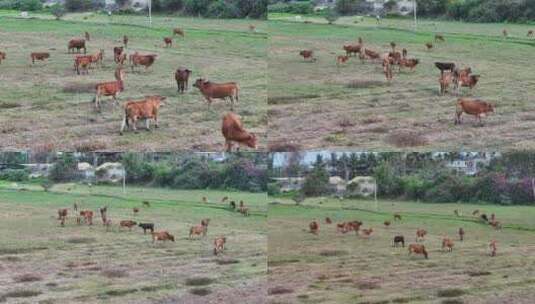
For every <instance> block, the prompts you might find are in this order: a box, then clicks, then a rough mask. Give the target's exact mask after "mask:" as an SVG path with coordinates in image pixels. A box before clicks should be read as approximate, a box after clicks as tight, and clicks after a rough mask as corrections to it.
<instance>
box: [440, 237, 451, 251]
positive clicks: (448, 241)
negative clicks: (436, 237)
mask: <svg viewBox="0 0 535 304" xmlns="http://www.w3.org/2000/svg"><path fill="white" fill-rule="evenodd" d="M444 249H446V251H449V252H452V251H453V240H451V239H449V238H443V239H442V250H444Z"/></svg>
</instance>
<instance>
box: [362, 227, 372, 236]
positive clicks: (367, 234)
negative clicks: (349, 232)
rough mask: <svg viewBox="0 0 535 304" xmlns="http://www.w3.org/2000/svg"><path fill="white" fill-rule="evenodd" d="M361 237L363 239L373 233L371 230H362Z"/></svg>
mask: <svg viewBox="0 0 535 304" xmlns="http://www.w3.org/2000/svg"><path fill="white" fill-rule="evenodd" d="M361 231H362V234H361V235H362V236H364V237H370V236H371V235H372V233H373V228H369V229H362V230H361Z"/></svg>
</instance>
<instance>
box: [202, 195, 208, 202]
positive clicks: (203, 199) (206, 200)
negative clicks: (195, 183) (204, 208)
mask: <svg viewBox="0 0 535 304" xmlns="http://www.w3.org/2000/svg"><path fill="white" fill-rule="evenodd" d="M202 202H203V203H205V204H206V203H208V199H207V198H206V196H203V197H202Z"/></svg>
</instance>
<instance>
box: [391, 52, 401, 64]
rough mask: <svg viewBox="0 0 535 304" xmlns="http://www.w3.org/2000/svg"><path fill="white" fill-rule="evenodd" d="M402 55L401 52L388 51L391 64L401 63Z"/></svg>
mask: <svg viewBox="0 0 535 304" xmlns="http://www.w3.org/2000/svg"><path fill="white" fill-rule="evenodd" d="M401 58H402V55H401V53H400V52H389V53H388V62H389V63H390V64H400V63H401Z"/></svg>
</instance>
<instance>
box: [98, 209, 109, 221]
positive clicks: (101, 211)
mask: <svg viewBox="0 0 535 304" xmlns="http://www.w3.org/2000/svg"><path fill="white" fill-rule="evenodd" d="M98 211H99V212H100V218H101V219H102V224H103V225H106V222H107V217H106V213H107V212H108V207H101V208H99V209H98Z"/></svg>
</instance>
